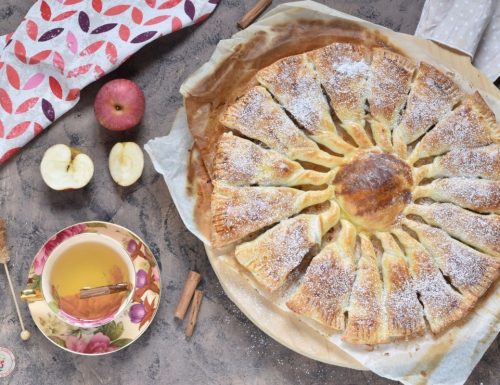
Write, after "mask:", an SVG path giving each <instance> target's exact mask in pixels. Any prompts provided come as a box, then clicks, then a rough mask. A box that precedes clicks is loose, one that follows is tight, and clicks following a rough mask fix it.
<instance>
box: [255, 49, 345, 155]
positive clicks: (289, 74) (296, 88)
mask: <svg viewBox="0 0 500 385" xmlns="http://www.w3.org/2000/svg"><path fill="white" fill-rule="evenodd" d="M256 79H257V81H258V82H259V83H260V84H262V85H263V86H264V87H266V88H267V89H268V90H269V92H270V93H271V94H272V95H273V96H274V97H275V98H276V100H277V101H278V102H279V103H280V104H281V105H282V106H283V107H284V108H285V109H286V110H287V111H288V112H289V113H290V114H291V115H292V116H293V117H294V119H295V121H296V122H297V123H298V124H299V125H300V126H301V127H302V128H304V130H305V131H306V132H307V133H308V134H309V135H310V136H311V138H312V139H313V140H315V141H317V142H319V143H322V144H324V145H325V146H327V147H329V148H330V149H331V150H332V151H334V152H336V153H339V154H345V153H348V152H350V151H352V150H353V147H352V146H351V145H350V144H349V143H347V142H345V141H344V140H343V139H342V138H341V137H340V136H339V135H338V134H337V131H336V128H335V124H334V123H333V120H332V117H331V115H330V110H329V107H328V102H327V100H326V98H325V96H324V95H323V91H322V90H321V84H320V82H319V80H318V77H317V75H316V72H315V71H314V67H313V65H312V63H311V62H310V61H309V60H308V59H307V55H305V54H301V55H295V56H289V57H286V58H283V59H281V60H278V61H277V62H275V63H273V64H271V65H270V66H268V67H266V68H264V69H262V70H260V71H259V72H258V73H257V75H256Z"/></svg>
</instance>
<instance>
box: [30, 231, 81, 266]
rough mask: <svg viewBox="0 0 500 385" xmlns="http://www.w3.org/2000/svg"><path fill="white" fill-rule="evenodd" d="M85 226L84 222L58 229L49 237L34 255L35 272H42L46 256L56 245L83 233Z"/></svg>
mask: <svg viewBox="0 0 500 385" xmlns="http://www.w3.org/2000/svg"><path fill="white" fill-rule="evenodd" d="M86 228H87V226H85V225H84V224H78V225H73V226H71V227H68V228H67V229H64V230H62V231H59V232H58V233H57V234H56V235H54V236H53V237H52V238H50V239H49V240H48V241H47V242H46V243H45V245H44V247H43V248H42V250H40V252H39V253H38V254H37V255H36V257H35V261H34V262H33V268H34V270H35V274H37V275H40V274H42V270H43V266H44V265H45V262H46V261H47V258H48V257H49V255H50V254H51V253H52V251H53V250H54V249H55V248H56V247H57V246H58V245H60V244H61V243H62V242H63V241H65V240H66V239H68V238H71V237H72V236H74V235H77V234H81V233H83V232H84V231H85V230H86Z"/></svg>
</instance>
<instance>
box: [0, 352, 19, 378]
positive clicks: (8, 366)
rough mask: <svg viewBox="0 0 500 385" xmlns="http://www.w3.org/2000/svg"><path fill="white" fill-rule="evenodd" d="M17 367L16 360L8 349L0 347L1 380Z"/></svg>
mask: <svg viewBox="0 0 500 385" xmlns="http://www.w3.org/2000/svg"><path fill="white" fill-rule="evenodd" d="M15 367H16V358H15V357H14V354H13V353H12V352H11V351H10V350H9V349H7V348H2V347H0V378H3V377H7V376H8V375H10V374H11V373H12V372H13V371H14V368H15Z"/></svg>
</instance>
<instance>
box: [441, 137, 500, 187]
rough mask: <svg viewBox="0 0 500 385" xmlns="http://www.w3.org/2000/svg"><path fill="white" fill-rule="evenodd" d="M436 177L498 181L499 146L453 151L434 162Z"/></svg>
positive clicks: (499, 174) (499, 170)
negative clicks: (478, 178)
mask: <svg viewBox="0 0 500 385" xmlns="http://www.w3.org/2000/svg"><path fill="white" fill-rule="evenodd" d="M434 163H435V165H436V168H437V170H436V171H437V172H435V174H437V175H444V176H468V177H482V178H486V179H494V180H497V179H500V146H498V145H490V146H486V147H481V148H473V149H467V148H460V149H454V150H452V151H450V152H448V153H447V154H445V155H443V156H441V157H439V158H436V160H435V161H434Z"/></svg>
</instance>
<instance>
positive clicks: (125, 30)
mask: <svg viewBox="0 0 500 385" xmlns="http://www.w3.org/2000/svg"><path fill="white" fill-rule="evenodd" d="M118 34H119V35H120V39H122V40H123V41H128V39H129V37H130V29H129V27H127V26H126V25H125V24H122V25H120V30H119V31H118Z"/></svg>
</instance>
